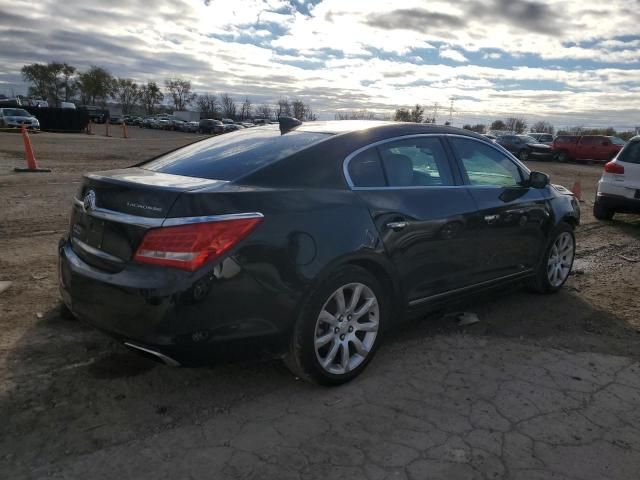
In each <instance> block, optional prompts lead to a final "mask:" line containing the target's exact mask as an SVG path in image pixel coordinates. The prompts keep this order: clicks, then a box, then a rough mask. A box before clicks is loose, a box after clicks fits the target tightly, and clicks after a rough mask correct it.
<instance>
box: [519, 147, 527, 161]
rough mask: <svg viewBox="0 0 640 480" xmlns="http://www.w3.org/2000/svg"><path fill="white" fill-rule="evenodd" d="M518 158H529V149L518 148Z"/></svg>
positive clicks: (522, 159)
mask: <svg viewBox="0 0 640 480" xmlns="http://www.w3.org/2000/svg"><path fill="white" fill-rule="evenodd" d="M518 159H519V160H520V161H521V162H526V161H527V160H529V150H520V152H518Z"/></svg>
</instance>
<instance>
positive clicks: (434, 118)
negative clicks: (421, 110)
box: [431, 102, 440, 123]
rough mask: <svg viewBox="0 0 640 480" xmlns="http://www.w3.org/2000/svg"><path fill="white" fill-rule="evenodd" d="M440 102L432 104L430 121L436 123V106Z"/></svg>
mask: <svg viewBox="0 0 640 480" xmlns="http://www.w3.org/2000/svg"><path fill="white" fill-rule="evenodd" d="M439 107H440V104H439V103H438V102H436V103H434V104H433V116H432V117H431V122H432V123H436V118H437V117H438V108H439Z"/></svg>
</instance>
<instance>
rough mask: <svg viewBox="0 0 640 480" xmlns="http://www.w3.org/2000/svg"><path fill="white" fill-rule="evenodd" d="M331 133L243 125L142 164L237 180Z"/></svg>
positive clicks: (150, 168) (194, 174)
mask: <svg viewBox="0 0 640 480" xmlns="http://www.w3.org/2000/svg"><path fill="white" fill-rule="evenodd" d="M330 136H331V135H329V134H326V133H315V132H297V131H292V132H288V133H286V134H285V135H281V134H280V130H279V128H278V127H277V126H275V125H274V126H273V127H271V126H269V127H259V128H250V129H242V130H240V131H238V132H235V133H225V134H223V135H219V136H217V137H214V138H211V139H208V140H203V141H202V142H197V143H194V144H193V145H189V146H187V147H184V148H181V149H179V150H176V151H174V152H171V153H168V154H166V155H163V156H161V157H159V158H156V159H155V160H152V161H150V162H149V163H146V164H144V165H141V167H142V168H145V169H147V170H153V171H155V172H162V173H171V174H174V175H184V176H187V177H199V178H209V179H212V180H235V179H237V178H239V177H242V176H244V175H246V174H248V173H250V172H252V171H254V170H256V169H258V168H261V167H264V166H265V165H268V164H270V163H273V162H276V161H278V160H281V159H283V158H285V157H288V156H290V155H292V154H294V153H296V152H298V151H300V150H302V149H304V148H305V147H307V146H309V145H311V144H314V143H317V142H319V141H321V140H325V139H327V138H329V137H330Z"/></svg>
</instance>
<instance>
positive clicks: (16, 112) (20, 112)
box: [2, 108, 31, 117]
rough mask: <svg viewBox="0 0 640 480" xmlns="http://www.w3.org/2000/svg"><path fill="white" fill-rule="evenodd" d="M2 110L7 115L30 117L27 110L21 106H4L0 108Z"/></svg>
mask: <svg viewBox="0 0 640 480" xmlns="http://www.w3.org/2000/svg"><path fill="white" fill-rule="evenodd" d="M2 112H3V113H4V114H5V115H6V116H7V117H30V116H31V114H30V113H29V112H27V111H26V110H23V109H21V108H5V109H3V110H2Z"/></svg>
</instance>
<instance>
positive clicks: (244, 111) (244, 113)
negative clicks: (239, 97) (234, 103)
mask: <svg viewBox="0 0 640 480" xmlns="http://www.w3.org/2000/svg"><path fill="white" fill-rule="evenodd" d="M252 110H253V107H252V105H251V100H249V97H245V99H244V102H242V106H241V107H240V118H241V119H242V120H247V119H249V118H251V112H252Z"/></svg>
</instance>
